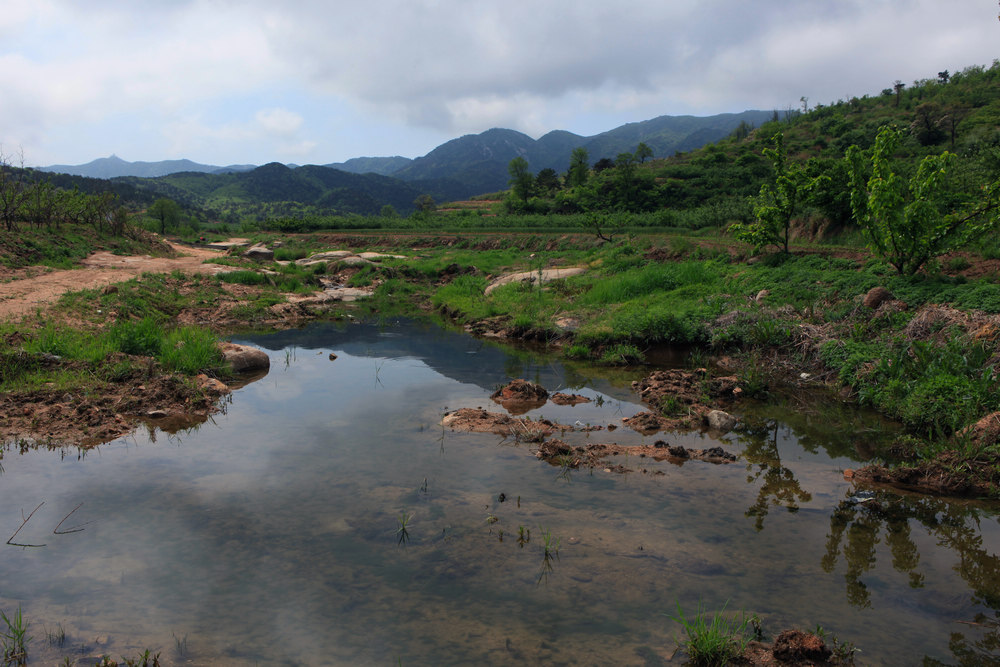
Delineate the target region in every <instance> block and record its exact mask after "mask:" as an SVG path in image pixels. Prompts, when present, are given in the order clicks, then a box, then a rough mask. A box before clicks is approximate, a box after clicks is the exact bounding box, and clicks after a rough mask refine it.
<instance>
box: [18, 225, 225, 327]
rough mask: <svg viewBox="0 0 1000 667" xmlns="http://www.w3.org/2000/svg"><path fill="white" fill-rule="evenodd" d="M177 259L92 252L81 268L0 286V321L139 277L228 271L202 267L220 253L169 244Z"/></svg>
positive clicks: (220, 253)
mask: <svg viewBox="0 0 1000 667" xmlns="http://www.w3.org/2000/svg"><path fill="white" fill-rule="evenodd" d="M171 246H172V247H173V249H174V250H176V251H177V252H178V253H179V254H180V256H178V257H150V256H149V255H142V256H138V257H126V256H122V255H113V254H111V253H110V252H103V251H102V252H96V253H94V254H93V255H91V256H90V257H88V258H87V259H85V260H84V261H83V266H84V268H82V269H69V270H55V271H49V272H47V273H43V274H40V275H36V276H32V277H30V278H19V279H15V280H11V281H9V282H5V283H0V321H4V322H10V321H15V320H19V319H21V318H23V317H25V316H27V315H31V314H32V313H34V312H35V311H36V310H37V309H38V308H42V309H44V308H45V307H46V306H48V305H49V304H52V303H54V302H55V301H56V300H57V299H58V298H59V297H60V296H62V295H63V294H65V293H66V292H71V291H76V290H82V289H94V288H97V287H104V286H105V285H110V284H111V283H117V282H122V281H124V280H130V279H132V278H135V277H136V276H138V275H140V274H143V273H169V272H171V271H174V270H181V271H185V272H187V273H208V274H212V275H214V274H216V273H220V272H223V271H231V270H232V267H228V266H223V265H221V264H205V263H204V262H205V260H206V259H211V258H213V257H221V256H222V255H223V253H222V252H219V251H217V250H209V249H207V248H189V247H186V246H179V245H174V244H171Z"/></svg>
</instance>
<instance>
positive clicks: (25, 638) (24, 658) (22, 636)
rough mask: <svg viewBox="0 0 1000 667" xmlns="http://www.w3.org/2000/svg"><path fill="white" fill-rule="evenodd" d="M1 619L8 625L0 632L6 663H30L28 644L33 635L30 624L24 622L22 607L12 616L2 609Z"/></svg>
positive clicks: (4, 662)
mask: <svg viewBox="0 0 1000 667" xmlns="http://www.w3.org/2000/svg"><path fill="white" fill-rule="evenodd" d="M0 620H2V621H3V623H4V625H5V626H6V627H5V628H4V629H3V630H2V632H0V650H2V652H3V656H2V657H3V664H4V665H26V664H27V663H28V644H30V643H31V639H32V638H31V635H29V634H28V624H27V623H25V622H24V617H23V616H22V615H21V608H20V607H18V608H17V611H16V612H14V613H13V614H12V615H11V616H7V614H6V613H5V612H4V611H3V610H2V609H0Z"/></svg>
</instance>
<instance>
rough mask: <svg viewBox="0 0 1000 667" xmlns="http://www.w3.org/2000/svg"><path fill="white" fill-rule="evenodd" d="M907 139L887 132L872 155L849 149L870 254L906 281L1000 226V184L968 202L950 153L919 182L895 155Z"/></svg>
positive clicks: (921, 169)
mask: <svg viewBox="0 0 1000 667" xmlns="http://www.w3.org/2000/svg"><path fill="white" fill-rule="evenodd" d="M902 136H903V133H902V132H901V131H900V130H899V129H897V128H893V127H885V128H882V130H881V131H880V132H879V134H878V137H877V138H876V139H875V145H874V146H873V147H872V149H871V151H870V152H863V151H862V150H861V149H860V148H858V147H857V146H851V147H850V148H848V149H847V156H846V157H845V160H846V161H847V167H848V170H849V172H850V179H851V210H852V211H853V213H854V219H855V221H857V223H858V225H860V226H861V229H862V231H863V232H864V235H865V240H866V241H867V243H868V247H869V249H871V250H872V252H875V253H877V254H878V255H880V256H881V257H882V258H884V259H885V260H886V261H887V262H889V263H890V264H891V265H892V266H893V267H895V269H896V271H897V272H898V273H899V274H900V275H912V274H914V273H916V272H917V271H919V270H920V268H921V267H922V266H923V265H924V264H925V263H927V261H928V260H930V259H933V258H935V257H937V256H939V255H942V254H944V253H946V252H948V251H949V250H951V249H952V248H955V247H958V246H960V245H963V244H965V243H967V242H969V241H971V240H973V239H977V238H979V237H981V236H983V234H985V233H987V232H989V231H991V230H993V229H996V228H997V227H998V226H1000V178H996V179H994V180H993V181H992V182H989V183H984V184H983V185H982V186H981V188H980V192H979V193H978V196H973V197H969V196H966V197H963V196H961V194H960V193H959V192H958V189H957V187H956V186H955V184H954V182H953V181H952V180H950V179H949V178H948V176H949V172H950V171H951V170H952V168H953V167H954V166H955V164H956V162H957V160H958V158H957V156H956V155H955V154H954V153H950V152H948V151H945V152H944V153H942V154H941V155H929V156H927V157H925V158H924V159H923V161H921V162H920V165H919V166H918V167H917V171H916V173H915V174H913V176H911V177H909V178H906V177H904V176H903V175H901V174H900V173H899V171H900V170H901V169H902V168H904V165H902V164H899V163H894V162H893V157H892V154H893V152H894V151H895V150H896V148H897V147H898V146H899V143H900V141H901V139H902Z"/></svg>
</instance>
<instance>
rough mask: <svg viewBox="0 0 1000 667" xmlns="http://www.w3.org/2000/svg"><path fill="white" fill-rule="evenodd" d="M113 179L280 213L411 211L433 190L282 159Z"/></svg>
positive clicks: (215, 203)
mask: <svg viewBox="0 0 1000 667" xmlns="http://www.w3.org/2000/svg"><path fill="white" fill-rule="evenodd" d="M112 183H126V184H128V185H130V186H132V187H134V188H135V189H136V190H137V191H140V192H145V193H149V194H148V195H147V198H148V197H149V196H152V197H153V198H156V197H169V198H170V199H173V200H174V201H177V202H178V203H180V204H182V205H184V206H185V207H189V208H200V209H208V210H212V211H215V212H216V213H222V212H224V211H239V212H241V213H248V214H253V213H266V214H268V215H278V216H284V215H298V214H317V215H327V214H359V215H374V214H377V213H379V211H380V210H381V208H382V207H383V206H385V205H386V204H391V205H392V206H393V207H394V208H395V209H396V210H397V211H399V212H400V213H404V214H405V213H409V212H410V211H412V210H413V201H414V200H415V199H416V198H417V197H418V196H420V195H421V194H424V193H425V192H427V190H424V189H420V188H417V187H415V186H414V185H412V184H409V183H405V182H403V181H401V180H399V179H396V178H391V177H389V176H380V175H378V174H371V173H369V174H351V173H348V172H346V171H341V170H339V169H331V168H329V167H323V166H318V165H306V166H303V167H295V168H292V167H289V166H287V165H283V164H281V163H279V162H271V163H269V164H265V165H262V166H260V167H255V168H254V169H252V170H250V171H241V172H230V173H218V174H216V173H207V172H179V173H175V174H169V175H167V176H160V177H157V178H141V177H137V176H127V177H120V178H116V179H114V180H112ZM438 196H440V195H438Z"/></svg>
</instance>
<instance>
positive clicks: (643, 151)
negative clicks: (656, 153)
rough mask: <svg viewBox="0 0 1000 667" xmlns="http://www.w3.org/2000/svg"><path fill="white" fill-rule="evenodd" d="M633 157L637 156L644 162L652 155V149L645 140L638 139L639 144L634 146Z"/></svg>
mask: <svg viewBox="0 0 1000 667" xmlns="http://www.w3.org/2000/svg"><path fill="white" fill-rule="evenodd" d="M635 157H636V158H638V160H639V162H640V163H642V162H645V161H646V158H648V157H653V149H652V148H650V147H649V146H648V145H646V143H645V142H643V141H640V142H639V145H638V146H636V147H635Z"/></svg>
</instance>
